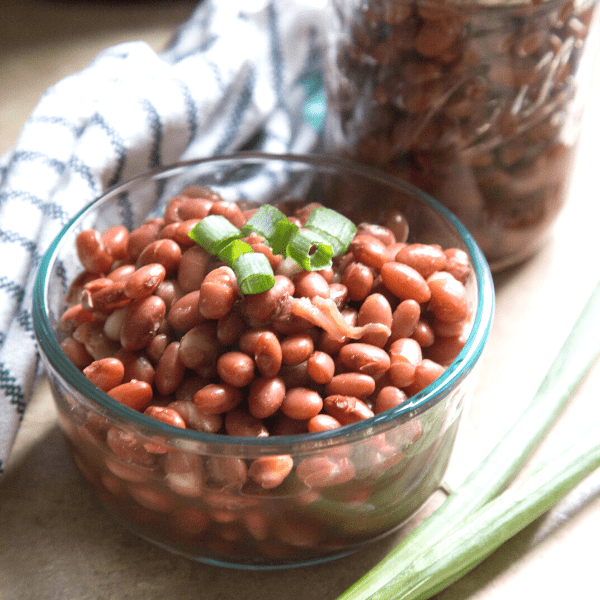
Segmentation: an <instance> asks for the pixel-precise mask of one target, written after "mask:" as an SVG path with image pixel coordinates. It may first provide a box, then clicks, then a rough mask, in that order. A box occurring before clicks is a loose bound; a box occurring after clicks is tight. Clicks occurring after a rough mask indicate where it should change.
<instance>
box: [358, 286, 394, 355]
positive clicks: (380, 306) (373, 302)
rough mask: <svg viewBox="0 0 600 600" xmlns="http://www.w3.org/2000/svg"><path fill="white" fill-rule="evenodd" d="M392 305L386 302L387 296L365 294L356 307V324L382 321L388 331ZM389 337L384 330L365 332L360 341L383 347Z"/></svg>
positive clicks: (390, 323) (390, 324) (391, 318)
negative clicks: (357, 307) (359, 304)
mask: <svg viewBox="0 0 600 600" xmlns="http://www.w3.org/2000/svg"><path fill="white" fill-rule="evenodd" d="M392 321H393V316H392V307H391V306H390V303H389V302H388V300H387V298H386V297H385V296H383V295H382V294H370V295H369V296H367V297H366V298H365V299H364V301H363V303H362V304H361V306H360V308H359V309H358V319H357V325H358V326H359V327H361V326H362V325H366V324H367V323H382V324H383V325H385V326H386V327H389V329H390V332H391V328H392ZM389 337H390V334H389V333H386V332H385V331H381V332H367V333H365V334H364V335H363V336H362V337H361V338H360V340H361V342H363V343H365V344H371V345H373V346H378V347H379V348H383V347H384V346H385V345H386V343H387V341H388V339H389Z"/></svg>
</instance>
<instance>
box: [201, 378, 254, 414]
mask: <svg viewBox="0 0 600 600" xmlns="http://www.w3.org/2000/svg"><path fill="white" fill-rule="evenodd" d="M241 401H242V393H241V392H240V390H239V389H238V388H235V387H233V386H232V385H228V384H226V383H221V384H217V383H210V384H208V385H206V386H204V387H203V388H202V389H201V390H198V391H197V392H196V393H195V394H194V399H193V402H194V404H195V405H196V407H197V408H198V410H200V411H202V412H207V413H209V414H218V413H225V412H227V411H229V410H232V409H233V408H235V407H236V406H237V405H238V404H239V403H240V402H241Z"/></svg>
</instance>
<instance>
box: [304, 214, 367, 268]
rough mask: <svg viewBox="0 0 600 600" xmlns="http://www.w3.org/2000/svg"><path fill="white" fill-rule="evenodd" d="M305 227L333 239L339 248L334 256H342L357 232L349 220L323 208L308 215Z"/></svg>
mask: <svg viewBox="0 0 600 600" xmlns="http://www.w3.org/2000/svg"><path fill="white" fill-rule="evenodd" d="M305 227H306V228H307V229H311V230H313V231H317V232H320V233H324V234H326V235H327V237H328V238H329V237H332V238H335V239H336V240H337V241H338V244H337V245H338V246H339V248H340V250H339V252H338V253H336V256H339V255H340V254H344V253H345V252H346V251H347V250H348V247H349V246H350V242H351V241H352V238H353V237H354V236H355V235H356V231H357V229H356V225H355V224H354V223H353V222H352V221H351V220H350V219H347V218H346V217H344V215H341V214H340V213H338V212H336V211H335V210H333V209H331V208H326V207H325V206H319V207H318V208H315V209H314V210H313V211H312V212H311V213H310V215H309V216H308V219H307V221H306V225H305Z"/></svg>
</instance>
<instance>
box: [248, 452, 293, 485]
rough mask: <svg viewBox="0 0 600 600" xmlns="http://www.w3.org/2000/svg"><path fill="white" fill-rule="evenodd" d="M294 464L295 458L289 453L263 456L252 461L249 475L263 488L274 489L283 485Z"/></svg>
mask: <svg viewBox="0 0 600 600" xmlns="http://www.w3.org/2000/svg"><path fill="white" fill-rule="evenodd" d="M293 466H294V460H293V458H292V457H291V456H290V455H289V454H281V455H276V456H261V457H260V458H256V459H254V460H253V461H252V464H251V465H250V467H249V469H248V476H249V477H250V479H252V480H253V481H255V482H256V483H258V484H259V485H260V486H262V487H263V488H265V489H272V488H275V487H277V486H278V485H281V483H282V482H283V480H284V479H285V478H286V477H287V476H288V475H289V474H290V473H291V472H292V468H293Z"/></svg>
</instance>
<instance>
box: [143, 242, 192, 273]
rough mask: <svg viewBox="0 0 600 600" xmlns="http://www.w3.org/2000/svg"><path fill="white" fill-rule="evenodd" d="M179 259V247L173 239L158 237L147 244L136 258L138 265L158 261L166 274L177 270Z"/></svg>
mask: <svg viewBox="0 0 600 600" xmlns="http://www.w3.org/2000/svg"><path fill="white" fill-rule="evenodd" d="M180 259H181V248H180V247H179V245H178V244H177V243H176V242H174V241H173V240H161V239H158V240H156V241H154V242H152V243H151V244H148V245H147V246H146V247H145V248H144V249H143V250H142V252H141V253H140V255H139V256H138V259H137V263H136V264H137V265H138V266H144V265H149V264H151V263H160V264H161V265H162V266H163V267H164V268H165V271H166V272H167V274H169V275H172V274H173V273H175V272H176V271H177V267H178V266H179V261H180Z"/></svg>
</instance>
